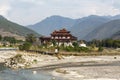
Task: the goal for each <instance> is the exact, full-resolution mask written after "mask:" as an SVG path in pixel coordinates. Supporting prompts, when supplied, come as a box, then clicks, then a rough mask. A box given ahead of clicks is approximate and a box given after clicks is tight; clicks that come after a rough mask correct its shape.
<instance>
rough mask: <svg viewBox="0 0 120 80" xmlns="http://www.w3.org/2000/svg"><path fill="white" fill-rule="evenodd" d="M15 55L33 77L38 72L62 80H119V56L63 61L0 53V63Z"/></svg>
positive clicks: (74, 58) (37, 55) (13, 52)
mask: <svg viewBox="0 0 120 80" xmlns="http://www.w3.org/2000/svg"><path fill="white" fill-rule="evenodd" d="M17 54H21V55H22V58H24V59H25V60H26V61H27V62H29V63H30V66H29V67H28V68H29V69H30V70H31V71H33V73H35V75H39V74H38V73H39V71H43V72H45V71H46V72H47V73H49V74H50V75H53V76H56V77H62V78H64V80H120V76H119V75H120V70H119V69H120V56H117V55H116V56H63V59H58V58H57V57H55V56H49V55H41V54H35V53H26V52H19V51H0V61H1V62H4V61H6V59H9V58H11V57H14V56H15V55H17ZM0 74H1V73H0ZM36 80H37V79H36ZM56 80H57V79H56ZM62 80H63V79H62Z"/></svg>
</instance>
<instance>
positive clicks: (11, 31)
mask: <svg viewBox="0 0 120 80" xmlns="http://www.w3.org/2000/svg"><path fill="white" fill-rule="evenodd" d="M31 33H32V34H35V35H36V36H39V34H38V33H36V32H34V31H33V30H30V29H28V28H26V27H24V26H21V25H19V24H16V23H13V22H11V21H9V20H7V19H6V18H4V17H3V16H0V35H2V36H15V37H19V38H20V37H24V36H26V35H27V34H31Z"/></svg>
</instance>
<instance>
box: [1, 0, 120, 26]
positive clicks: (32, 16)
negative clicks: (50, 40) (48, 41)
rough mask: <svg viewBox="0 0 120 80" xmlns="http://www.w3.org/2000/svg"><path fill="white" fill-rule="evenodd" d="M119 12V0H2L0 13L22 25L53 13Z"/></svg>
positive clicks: (78, 15)
mask: <svg viewBox="0 0 120 80" xmlns="http://www.w3.org/2000/svg"><path fill="white" fill-rule="evenodd" d="M119 13H120V1H119V0H74V1H73V0H17V1H16V0H0V14H2V15H4V16H7V18H8V19H10V20H12V21H15V22H17V23H19V24H22V25H29V24H34V23H35V22H38V21H41V20H42V19H44V18H46V17H49V16H51V15H61V16H66V17H71V18H80V17H84V16H88V15H116V14H119Z"/></svg>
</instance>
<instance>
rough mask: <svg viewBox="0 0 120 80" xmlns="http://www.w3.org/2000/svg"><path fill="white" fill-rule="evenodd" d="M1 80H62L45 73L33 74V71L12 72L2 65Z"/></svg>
mask: <svg viewBox="0 0 120 80" xmlns="http://www.w3.org/2000/svg"><path fill="white" fill-rule="evenodd" d="M0 80H62V79H59V78H55V79H53V76H51V75H49V74H47V73H46V74H45V73H43V72H40V71H39V72H37V73H36V74H33V71H32V70H11V69H8V68H5V67H4V66H3V65H2V64H0Z"/></svg>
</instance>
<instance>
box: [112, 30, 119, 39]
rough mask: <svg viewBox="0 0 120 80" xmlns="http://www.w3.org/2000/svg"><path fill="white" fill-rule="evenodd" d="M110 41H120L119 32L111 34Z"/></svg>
mask: <svg viewBox="0 0 120 80" xmlns="http://www.w3.org/2000/svg"><path fill="white" fill-rule="evenodd" d="M112 39H120V31H118V32H116V33H115V34H113V36H112Z"/></svg>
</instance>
